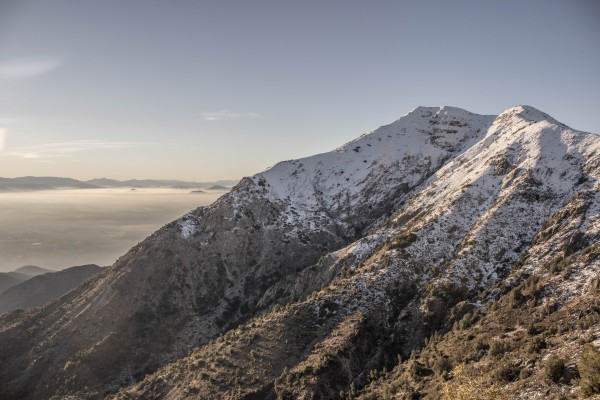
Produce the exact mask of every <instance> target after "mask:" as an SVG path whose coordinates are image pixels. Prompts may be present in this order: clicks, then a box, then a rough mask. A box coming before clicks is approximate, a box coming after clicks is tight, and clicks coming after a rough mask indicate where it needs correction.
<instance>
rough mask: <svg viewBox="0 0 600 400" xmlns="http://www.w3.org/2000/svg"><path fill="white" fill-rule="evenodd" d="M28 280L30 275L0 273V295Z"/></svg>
mask: <svg viewBox="0 0 600 400" xmlns="http://www.w3.org/2000/svg"><path fill="white" fill-rule="evenodd" d="M30 278H31V276H30V275H25V274H19V273H17V272H0V293H2V292H3V291H5V290H6V289H8V288H10V287H12V286H14V285H18V284H19V283H21V282H24V281H26V280H27V279H30Z"/></svg>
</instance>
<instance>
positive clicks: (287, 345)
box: [0, 106, 600, 399]
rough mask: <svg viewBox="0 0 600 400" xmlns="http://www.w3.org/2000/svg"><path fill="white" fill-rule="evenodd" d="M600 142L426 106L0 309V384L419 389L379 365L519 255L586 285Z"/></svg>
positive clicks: (464, 306) (411, 349)
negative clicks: (41, 297) (17, 310)
mask: <svg viewBox="0 0 600 400" xmlns="http://www.w3.org/2000/svg"><path fill="white" fill-rule="evenodd" d="M599 151H600V140H599V138H598V136H597V135H594V134H587V133H582V132H578V131H574V130H572V129H570V128H568V127H566V126H564V125H563V124H560V123H559V122H557V121H555V120H553V119H552V118H550V117H549V116H547V115H545V114H543V113H541V112H540V111H538V110H535V109H533V108H531V107H527V106H519V107H515V108H513V109H509V110H507V111H505V112H504V113H502V114H500V115H499V116H497V117H496V116H479V115H475V114H471V113H468V112H466V111H464V110H460V109H456V108H450V107H443V108H425V107H419V108H417V109H415V110H413V111H412V112H411V113H409V114H407V115H406V116H404V117H403V118H401V119H400V120H398V121H396V122H394V123H392V124H390V125H388V126H384V127H382V128H379V129H377V130H375V131H373V132H371V133H370V134H366V135H363V136H362V137H360V138H358V139H357V140H355V141H353V142H350V143H348V144H347V145H345V146H342V147H341V148H339V149H337V150H335V151H333V152H331V153H325V154H322V155H317V156H314V157H309V158H307V159H302V160H296V161H288V162H284V163H280V164H278V165H276V166H274V167H273V168H271V169H269V170H267V171H265V172H263V173H260V174H257V175H255V176H253V177H250V178H245V179H244V180H242V181H241V182H240V183H239V184H238V185H237V186H236V187H235V188H234V189H233V190H232V191H231V192H230V193H228V194H227V195H225V196H223V197H221V198H220V199H219V200H218V201H217V202H215V203H214V204H212V205H211V206H208V207H204V208H200V209H197V210H194V211H193V212H191V213H189V214H187V215H185V216H184V217H182V218H181V219H180V220H178V221H175V222H174V223H172V224H169V225H167V226H166V227H164V228H163V229H161V230H160V231H158V232H156V233H155V234H153V235H152V236H150V237H149V238H148V239H146V240H145V241H144V242H142V243H141V244H139V245H138V246H136V247H134V248H133V249H132V250H131V251H130V252H129V253H128V254H127V255H125V256H124V257H122V258H121V259H120V260H119V261H118V262H117V263H116V264H115V265H114V266H113V267H111V268H110V269H108V270H107V271H106V272H104V273H101V274H99V275H98V276H97V277H95V278H93V279H91V280H89V281H87V282H86V283H85V284H84V285H83V286H81V287H79V288H78V289H76V290H74V291H72V292H70V293H69V294H68V295H66V296H64V297H63V298H61V299H60V301H57V302H55V303H52V304H50V305H48V306H46V307H45V308H43V309H41V310H37V311H36V312H32V313H21V314H9V315H7V316H5V317H3V321H2V322H3V324H2V325H3V328H0V357H2V359H3V360H7V364H5V365H10V368H2V369H1V370H0V382H3V385H2V387H3V389H1V390H3V392H2V393H0V394H2V395H3V396H4V397H6V398H17V397H19V398H43V397H49V396H51V395H57V396H63V395H77V396H80V397H84V398H100V397H103V396H105V395H107V394H110V393H111V392H114V391H116V390H119V388H121V389H120V390H121V391H120V392H119V393H118V394H117V395H116V397H117V398H145V399H147V398H186V397H189V398H215V397H223V398H338V397H349V396H350V397H352V396H356V395H363V396H369V395H370V394H369V393H375V392H376V386H374V385H379V386H380V387H382V388H392V387H393V390H394V391H395V392H394V393H397V394H398V395H400V393H404V394H406V396H412V394H410V393H414V392H415V391H417V392H419V391H423V389H422V387H421V386H419V384H418V383H415V384H414V385H412V386H411V385H404V386H402V385H396V384H395V382H396V381H395V380H394V376H396V375H393V374H389V373H387V372H386V373H383V372H382V371H386V370H387V371H390V370H392V369H393V368H394V367H396V368H397V369H398V371H401V370H402V366H403V365H404V364H403V363H404V362H406V360H407V359H413V360H415V359H416V356H414V354H416V353H415V352H419V351H421V350H422V351H423V353H424V354H425V353H427V348H428V347H427V343H429V340H430V339H431V338H432V337H435V338H437V339H438V341H439V336H440V335H445V334H448V332H449V333H450V334H451V333H452V332H453V331H452V325H453V323H454V322H456V321H458V320H460V319H461V318H463V317H464V316H465V315H467V314H468V313H473V312H474V310H479V311H478V312H480V313H482V314H484V315H489V314H486V313H488V310H490V309H491V304H494V302H496V301H499V300H502V299H503V298H504V296H505V295H506V293H508V291H510V290H512V289H511V288H512V287H516V286H517V285H518V284H519V280H520V279H522V278H523V276H524V275H519V274H520V273H524V272H523V271H526V274H527V276H531V275H536V276H537V275H540V276H544V275H543V274H544V273H545V272H543V271H544V270H543V269H542V270H540V268H541V267H540V266H541V265H543V264H545V263H547V262H549V261H548V260H554V261H556V260H555V259H556V258H557V257H558V256H559V255H561V254H562V256H563V258H561V259H560V260H559V261H558V262H563V261H562V260H564V258H565V257H566V256H565V254H566V253H569V254H568V256H569V257H571V258H570V259H569V260H568V261H564V263H565V264H566V265H567V267H565V268H570V269H572V270H573V271H574V272H573V274H570V275H569V276H570V277H571V278H572V280H573V281H574V282H572V283H569V284H564V285H563V286H564V287H563V286H561V290H562V291H564V292H565V293H571V294H570V297H569V295H565V297H564V299H563V301H562V303H561V304H560V306H559V307H557V311H559V310H561V309H563V308H562V307H567V306H569V305H570V304H571V303H570V302H573V301H576V300H577V299H578V297H580V296H581V295H582V294H584V293H588V292H589V291H590V290H592V289H593V287H594V282H596V281H597V279H598V277H597V274H598V273H597V272H596V271H597V263H598V247H597V243H598V237H599V232H598V230H599V227H600V221H599V216H598V214H599V213H598V210H599V208H600V206H599V204H600V202H599V200H600V199H599V198H598V178H599V176H598V175H599V172H598V171H599V170H600V168H599V167H600V165H599V164H600V154H599ZM557 221H558V222H557ZM557 224H558V225H557ZM565 249H567V250H565ZM565 251H566V253H565ZM561 252H562V253H561ZM573 265H575V266H573ZM519 271H521V272H520V273H519ZM540 279H541V278H540ZM561 285H562V284H561ZM590 288H591V289H590ZM554 293H555V292H552V296H554ZM483 319H485V318H483ZM223 333H224V335H223ZM436 335H437V336H436ZM444 337H445V336H444ZM215 338H217V339H215ZM8 340H12V341H14V342H15V343H16V344H17V345H16V346H14V348H11V349H9V348H8V347H7V346H4V345H3V343H7V341H8ZM15 349H16V350H15ZM26 349H27V351H24V350H26ZM427 354H429V353H427ZM434 354H435V356H436V357H442V359H444V358H443V357H444V355H440V354H441V353H439V352H438V353H434ZM445 356H446V357H448V356H447V355H445ZM175 360H177V361H175ZM169 362H171V363H170V364H168V363H169ZM417 362H418V361H415V363H417ZM454 362H455V364H460V363H462V362H464V360H459V361H454ZM432 367H433V366H432V365H427V366H425V367H424V368H425V369H426V370H428V371H432ZM372 371H374V372H372ZM394 371H396V370H394ZM449 371H450V367H447V368H445V369H444V372H445V373H450V372H449ZM147 373H151V374H150V375H147V376H146V377H145V378H144V375H146V374H147ZM426 374H428V373H427V372H426ZM427 376H429V375H427ZM435 376H438V374H437V373H436V375H435ZM449 376H450V377H451V375H449ZM142 378H143V379H142ZM386 379H387V380H386ZM432 379H433V378H432ZM440 379H441V378H440ZM32 381H35V382H39V385H37V386H35V387H33V386H31V385H29V386H28V385H27V382H32ZM421 381H422V380H421ZM369 382H371V384H369ZM373 382H379V383H378V384H376V383H373ZM128 385H132V386H130V387H128V388H124V387H126V386H128ZM441 385H442V383H441V381H439V382H438V381H436V384H435V385H430V387H431V388H433V389H432V391H431V393H429V392H427V391H423V393H421V392H419V393H421V394H422V395H424V396H432V398H435V396H439V394H440V390H442V389H441ZM532 385H533V386H532V387H534V389H532V390H538V389H535V385H534V384H532ZM490 387H491V386H490ZM361 388H364V389H362V390H363V391H362V392H359V389H361ZM436 388H437V389H436ZM386 390H388V389H386ZM389 390H392V389H389ZM435 390H438V391H437V392H436V391H435ZM544 390H545V388H544Z"/></svg>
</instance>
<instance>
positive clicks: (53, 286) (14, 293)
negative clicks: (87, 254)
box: [0, 264, 102, 313]
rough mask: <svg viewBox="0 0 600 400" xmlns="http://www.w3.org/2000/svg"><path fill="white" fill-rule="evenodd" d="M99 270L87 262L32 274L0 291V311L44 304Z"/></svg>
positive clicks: (99, 268) (23, 308) (100, 269)
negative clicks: (60, 269)
mask: <svg viewBox="0 0 600 400" xmlns="http://www.w3.org/2000/svg"><path fill="white" fill-rule="evenodd" d="M40 269H41V268H40ZM100 271H102V268H101V267H99V266H97V265H93V264H88V265H80V266H76V267H71V268H67V269H64V270H62V271H58V272H49V273H45V274H43V275H37V276H34V277H33V278H31V279H28V280H26V281H24V282H21V283H19V284H17V285H14V286H12V287H10V288H9V289H7V290H5V291H4V292H2V293H0V313H3V312H6V311H12V310H16V309H22V310H26V309H29V308H32V307H37V306H41V305H43V304H46V303H47V302H49V301H50V300H54V299H57V298H59V297H60V296H62V295H63V294H65V293H67V292H68V291H69V290H72V289H74V288H76V287H77V286H79V285H80V284H81V283H82V282H83V281H85V280H86V279H88V278H90V277H91V276H93V275H95V274H97V273H98V272H100Z"/></svg>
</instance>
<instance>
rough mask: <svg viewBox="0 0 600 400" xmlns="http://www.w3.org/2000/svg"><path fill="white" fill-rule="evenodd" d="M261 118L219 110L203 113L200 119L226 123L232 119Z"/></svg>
mask: <svg viewBox="0 0 600 400" xmlns="http://www.w3.org/2000/svg"><path fill="white" fill-rule="evenodd" d="M261 117H262V116H261V115H260V114H258V113H249V112H246V113H239V112H232V111H229V110H221V111H216V112H205V113H202V118H204V120H205V121H228V120H232V119H247V118H261Z"/></svg>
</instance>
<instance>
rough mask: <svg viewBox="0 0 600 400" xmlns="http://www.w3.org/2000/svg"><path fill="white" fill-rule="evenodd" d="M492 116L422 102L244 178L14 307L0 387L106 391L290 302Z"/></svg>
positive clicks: (2, 332)
mask: <svg viewBox="0 0 600 400" xmlns="http://www.w3.org/2000/svg"><path fill="white" fill-rule="evenodd" d="M493 119H494V117H491V116H480V115H475V114H471V113H468V112H466V111H464V110H460V109H455V108H441V109H440V108H422V107H421V108H417V109H415V110H414V111H412V112H411V113H409V114H408V115H406V116H405V117H403V118H401V119H400V120H398V121H396V122H394V123H392V124H390V125H388V126H384V127H382V128H379V129H377V130H375V131H373V132H371V133H370V134H367V135H364V136H362V137H361V138H359V139H357V140H355V141H353V142H351V143H349V144H348V145H346V146H343V147H341V148H339V149H337V150H335V151H333V152H331V153H326V154H322V155H318V156H314V157H309V158H307V159H303V160H296V161H288V162H283V163H280V164H278V165H276V166H275V167H273V168H272V169H270V170H268V171H265V172H263V173H261V174H257V175H255V176H253V177H250V178H245V179H243V180H242V181H241V182H240V183H239V184H238V185H237V186H236V187H235V188H233V189H232V190H231V192H229V193H228V194H226V195H224V196H223V197H221V198H220V199H219V200H217V201H216V202H215V203H214V204H212V205H210V206H208V207H202V208H199V209H197V210H194V211H193V212H191V213H189V214H187V215H185V216H184V217H182V218H181V219H180V220H178V221H175V222H173V223H171V224H169V225H167V226H165V227H164V228H162V229H161V230H159V231H158V232H156V233H154V234H153V235H151V236H150V237H149V238H147V239H146V240H145V241H144V242H142V243H140V244H139V245H137V246H135V247H134V248H133V249H131V251H130V252H129V253H128V254H127V255H125V256H124V257H122V258H121V259H119V260H118V261H117V262H116V263H115V265H114V266H112V267H111V268H109V269H107V270H106V271H105V272H103V273H100V274H98V275H96V276H95V277H94V278H92V279H90V280H88V281H86V282H85V283H84V284H83V285H81V286H80V287H79V288H77V289H76V290H73V291H71V292H69V293H68V294H67V295H65V296H63V297H62V298H61V299H59V300H57V301H55V302H53V303H50V304H49V305H47V306H45V307H43V308H41V309H36V310H34V311H31V312H25V313H11V314H7V315H5V316H4V317H3V318H2V319H1V320H0V358H1V359H2V360H3V363H2V367H1V369H0V382H1V383H2V384H1V385H0V397H2V398H7V399H10V398H46V397H49V396H51V395H65V394H73V393H81V392H82V390H83V389H82V388H85V395H86V396H87V397H90V398H98V397H102V396H103V395H104V394H105V393H110V392H114V391H116V390H118V389H119V388H120V387H122V386H125V385H128V384H132V383H134V382H136V381H138V380H139V379H141V378H142V377H143V376H144V375H146V374H147V373H151V372H153V371H156V370H157V369H158V368H160V367H161V366H163V365H165V364H166V363H167V362H170V361H173V360H175V359H178V358H180V357H182V356H185V355H186V354H188V353H189V351H190V350H191V349H192V348H194V347H196V346H198V345H202V344H204V343H206V342H207V341H208V340H209V339H210V338H212V337H215V336H216V335H218V334H220V333H222V332H224V331H226V330H228V329H230V328H232V327H235V326H237V325H238V324H240V323H241V322H244V321H246V320H248V319H249V318H251V317H253V316H255V315H257V314H259V313H262V312H264V311H265V310H266V309H268V307H270V306H271V305H272V304H274V303H275V302H278V301H285V299H284V297H285V295H286V292H285V288H286V287H288V286H289V285H294V282H296V281H301V280H302V279H304V278H302V277H306V276H308V277H310V275H311V272H310V271H309V269H310V268H309V267H311V266H313V265H315V263H317V261H318V260H319V259H320V258H321V257H322V256H324V255H326V254H327V253H330V252H331V251H335V250H337V249H340V248H341V247H343V246H345V245H347V244H348V243H350V242H352V241H353V240H356V239H357V238H360V237H361V236H363V235H364V234H365V233H366V232H368V231H369V230H370V229H372V228H376V227H377V226H379V225H380V224H381V223H383V222H384V221H385V220H386V218H387V217H388V216H389V215H392V213H393V212H394V211H395V209H397V208H398V207H399V205H400V204H402V203H403V202H404V201H406V199H407V198H408V196H409V193H410V192H411V190H413V189H414V188H416V187H417V186H419V185H420V184H422V183H423V182H425V181H427V179H430V178H431V177H432V176H433V174H435V173H436V172H437V171H438V170H439V169H440V168H441V167H442V166H443V165H444V164H445V163H447V162H448V160H451V159H454V158H456V157H457V156H459V155H460V154H461V153H462V152H464V151H465V150H467V149H468V148H469V147H471V146H472V145H473V144H474V143H476V142H477V141H479V140H480V139H481V138H482V137H483V136H484V135H485V133H486V132H487V130H488V127H489V126H490V124H491V123H492V121H493ZM377 240H380V238H379V237H378V238H376V239H373V242H377ZM307 271H308V272H307ZM296 276H297V277H298V278H296ZM302 294H303V291H302V290H299V291H298V296H300V297H301V296H302ZM9 343H10V345H8V344H9ZM32 382H35V385H33V384H31V383H32Z"/></svg>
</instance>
